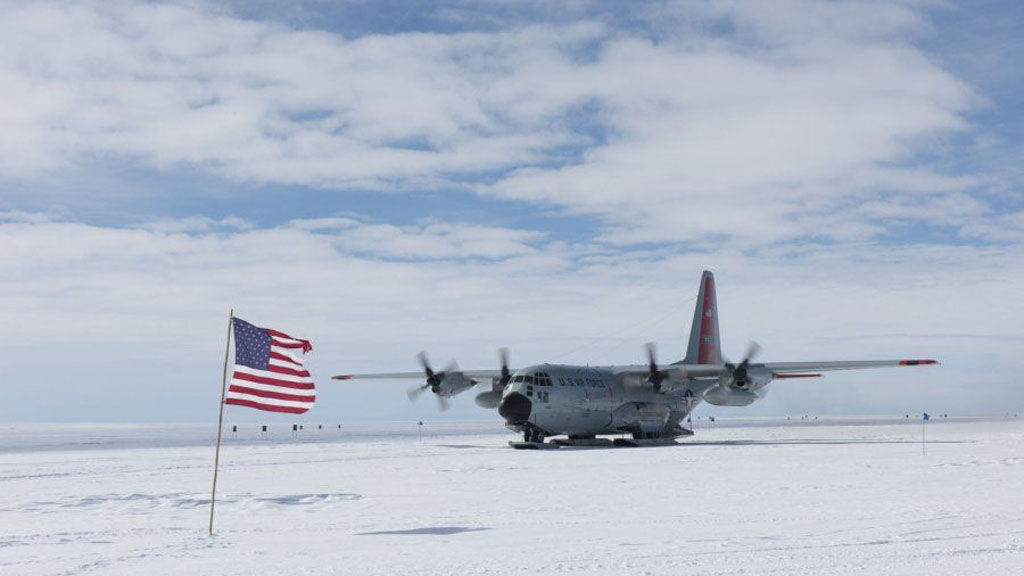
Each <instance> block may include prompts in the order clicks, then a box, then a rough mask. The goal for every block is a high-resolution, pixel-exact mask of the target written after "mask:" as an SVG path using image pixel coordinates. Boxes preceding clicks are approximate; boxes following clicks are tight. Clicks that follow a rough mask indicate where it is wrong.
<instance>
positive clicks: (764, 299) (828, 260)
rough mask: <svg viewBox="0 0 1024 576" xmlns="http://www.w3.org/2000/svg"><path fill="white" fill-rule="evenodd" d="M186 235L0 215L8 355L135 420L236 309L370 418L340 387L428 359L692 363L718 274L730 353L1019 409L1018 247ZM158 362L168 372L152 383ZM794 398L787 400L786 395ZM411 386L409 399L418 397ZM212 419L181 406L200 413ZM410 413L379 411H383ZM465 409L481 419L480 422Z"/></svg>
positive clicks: (463, 228)
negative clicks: (695, 331) (901, 366)
mask: <svg viewBox="0 0 1024 576" xmlns="http://www.w3.org/2000/svg"><path fill="white" fill-rule="evenodd" d="M182 227H183V228H185V227H187V226H184V224H183V226H182ZM172 229H173V227H167V228H165V229H161V230H157V229H152V228H110V227H102V226H94V225H86V224H81V223H76V222H55V221H46V220H43V221H31V219H22V221H17V222H5V223H2V224H0V267H2V268H3V269H4V270H5V275H4V277H3V278H2V279H0V309H3V310H4V311H5V323H6V324H7V325H8V326H9V327H16V329H14V330H8V331H7V332H6V333H5V334H6V335H5V336H4V337H3V338H2V339H0V346H2V347H4V348H5V349H7V350H8V351H9V352H10V354H11V357H12V358H15V357H16V358H37V357H39V358H41V357H44V356H47V355H49V356H50V357H51V358H53V359H54V360H53V361H54V362H57V363H58V364H59V366H60V367H61V369H62V370H63V371H64V372H65V373H67V374H68V375H69V377H71V375H73V379H74V382H76V383H78V384H79V385H80V386H83V387H87V388H88V389H89V390H90V394H91V395H93V396H94V397H98V398H108V399H109V402H110V405H111V410H112V411H115V410H123V409H124V407H125V406H133V404H132V402H136V400H133V398H138V402H142V401H143V400H142V398H144V396H141V397H140V396H131V397H125V398H118V397H117V395H118V394H119V393H120V390H121V388H124V387H126V386H129V387H137V386H143V387H151V386H179V387H182V390H183V391H188V393H189V394H193V395H195V396H197V397H198V396H201V394H200V393H199V392H198V391H201V390H206V389H207V388H208V386H207V384H208V382H206V381H202V382H200V381H197V380H195V379H194V378H190V379H188V381H181V380H180V376H179V374H182V373H186V374H196V373H201V372H202V371H203V370H204V368H206V369H209V367H211V366H213V368H216V366H215V364H216V360H217V357H218V353H217V349H218V347H219V346H222V345H223V341H222V340H221V338H222V337H223V326H222V324H223V321H224V316H225V315H226V313H227V310H228V308H232V307H233V308H234V309H235V310H236V311H238V313H239V314H240V315H241V316H242V317H244V318H246V319H249V320H251V321H255V322H258V323H260V324H264V325H268V326H273V327H276V328H280V329H285V330H288V331H290V332H293V333H298V334H301V335H302V336H304V337H308V338H311V339H312V340H313V342H314V344H315V345H316V347H317V348H316V353H315V354H314V355H313V357H312V358H311V362H312V363H313V366H314V367H315V373H316V374H317V375H318V376H319V378H320V379H321V380H322V381H324V382H325V384H324V388H325V390H328V392H326V394H327V396H326V398H332V396H331V395H332V394H339V395H338V396H334V397H333V399H331V400H327V401H326V402H327V404H326V405H325V409H326V410H335V411H340V412H342V413H345V414H346V415H351V414H354V412H352V410H355V411H356V412H359V411H360V410H362V409H363V408H362V407H360V406H361V405H360V404H359V402H358V400H357V399H358V397H359V394H361V392H359V391H358V390H359V389H358V388H356V389H354V390H355V392H353V393H354V394H355V395H356V400H353V399H352V398H348V397H347V396H345V395H344V394H340V393H339V392H337V391H336V390H334V388H332V387H331V385H328V384H326V381H325V380H324V379H325V378H326V376H328V375H329V374H333V373H339V372H344V371H349V370H380V369H409V370H412V369H415V360H414V358H413V355H414V354H415V353H416V352H417V351H418V350H421V349H427V350H429V351H430V352H431V353H432V357H433V358H434V360H435V361H436V362H437V363H438V364H441V363H443V362H444V361H445V360H447V359H448V358H451V357H457V358H458V359H459V361H460V362H461V363H462V365H463V366H466V367H487V366H490V365H492V364H493V362H494V350H495V349H496V348H497V347H499V346H502V345H507V346H511V347H512V350H513V358H514V359H515V361H516V363H517V364H520V365H521V364H523V363H532V362H543V361H554V362H589V363H630V362H639V361H641V360H642V356H641V355H642V352H641V344H642V343H643V342H646V341H648V340H652V339H653V340H656V341H658V342H660V344H661V353H662V356H663V357H664V360H665V361H671V360H676V359H678V358H679V357H680V356H681V355H682V352H681V351H682V350H683V348H684V346H685V340H686V337H687V334H688V330H689V322H690V317H691V314H692V306H693V296H694V293H695V291H696V282H697V279H698V278H699V274H700V270H701V269H702V268H704V267H711V268H713V269H714V270H715V271H716V274H717V277H718V281H719V301H720V304H721V321H722V330H723V335H724V341H723V344H724V347H725V350H726V352H727V353H728V354H729V355H731V356H737V355H739V354H741V353H742V352H741V351H742V349H743V348H744V347H745V345H746V341H747V340H748V339H757V340H759V341H760V342H761V343H762V344H763V345H764V346H765V355H764V359H765V360H766V361H770V360H824V359H855V358H866V357H867V358H870V357H881V358H892V357H899V356H922V357H937V358H939V359H941V360H942V361H943V362H944V364H945V365H944V367H943V368H941V369H938V370H935V371H930V372H923V371H921V372H915V373H900V375H899V376H898V377H899V379H900V382H901V384H900V385H899V386H898V387H892V388H885V389H881V390H879V389H877V387H876V388H869V389H870V390H872V393H873V394H875V395H876V396H877V397H876V398H875V400H874V402H875V405H876V406H877V409H878V410H885V409H886V408H887V406H894V405H901V406H902V404H899V403H900V402H904V401H909V400H907V399H908V398H910V397H912V396H913V395H915V394H916V395H919V396H920V395H926V396H927V397H928V398H929V399H930V401H932V402H933V403H935V404H938V403H941V404H943V405H944V406H954V405H955V410H954V408H953V407H950V408H948V409H946V411H950V412H953V411H960V410H964V409H971V410H986V409H987V410H993V409H997V407H999V406H1002V405H1004V404H1012V403H1014V402H1019V401H1020V400H1021V398H1020V393H1019V390H1020V387H1019V386H1017V385H1016V384H1014V383H1015V382H1016V381H1018V380H1019V374H1020V371H1021V370H1022V369H1024V365H1022V364H1021V359H1020V356H1019V354H1018V349H1019V345H1020V339H1019V329H1018V327H1019V326H1020V324H1021V323H1022V322H1024V309H1022V308H1021V307H1020V306H1019V305H1017V304H1016V302H1018V301H1019V294H1020V293H1021V291H1022V290H1024V269H1022V268H1021V266H1020V262H1019V258H1017V257H1016V256H1015V255H1013V254H1010V253H1008V252H1007V251H1006V250H998V249H995V248H981V247H956V246H927V245H924V246H922V245H911V246H905V247H890V246H881V245H876V244H870V243H869V244H842V245H834V246H831V247H829V248H819V247H813V246H803V247H798V248H789V249H786V250H779V251H776V252H772V251H766V252H765V253H763V254H758V255H744V254H741V253H737V252H733V251H728V250H722V251H715V252H709V253H700V254H698V253H688V254H678V253H673V252H670V251H669V252H666V251H652V252H637V251H631V252H621V251H615V250H610V251H609V250H605V251H595V250H593V249H592V248H587V247H569V246H566V245H564V244H561V243H558V242H549V241H545V240H544V239H543V238H542V237H540V236H539V235H536V234H535V233H531V232H529V231H520V230H508V229H500V228H484V227H480V226H476V225H461V224H453V223H449V224H445V225H443V226H441V225H439V224H437V223H430V222H427V223H424V224H421V225H417V226H407V227H382V226H381V225H379V224H369V223H365V222H361V221H359V220H355V219H349V220H348V221H346V222H344V223H339V225H338V226H334V227H327V226H324V223H323V222H322V221H318V222H313V223H312V224H311V225H310V226H306V222H303V221H298V222H292V223H290V224H286V225H282V226H278V227H273V228H253V229H233V228H224V229H221V228H215V229H211V230H205V231H192V232H189V233H185V232H179V231H169V230H172ZM493 237H500V238H502V241H501V242H500V243H499V247H498V248H494V247H493V246H490V245H489V244H488V243H489V242H490V239H491V238H493ZM477 238H483V239H485V242H484V244H483V246H485V248H483V249H482V253H474V252H473V250H472V249H470V250H469V253H468V254H464V252H465V251H466V249H467V248H466V247H467V245H472V244H473V242H474V241H475V240H474V239H477ZM514 238H519V240H518V241H516V240H513V239H514ZM375 242H376V243H378V245H379V249H375V248H374V246H375V244H374V243H375ZM409 247H419V248H418V249H419V250H422V251H436V252H438V253H446V254H450V255H452V256H451V257H447V258H439V259H435V260H428V261H411V260H409V259H405V258H404V257H405V256H406V250H415V249H416V248H409ZM396 257H398V258H399V259H395V258H396ZM97 350H100V351H101V352H97ZM15 351H17V353H15ZM97 353H102V354H109V355H111V357H116V359H117V365H118V366H119V369H120V370H121V374H122V375H123V380H119V381H118V382H120V383H119V384H116V385H115V384H112V383H108V379H109V378H108V370H109V364H103V363H99V362H97V361H96V357H95V356H96V354H97ZM169 355H170V356H169ZM172 356H173V358H174V360H173V362H171V361H170V360H169V358H170V357H172ZM153 362H158V363H161V365H167V366H168V369H167V370H168V371H167V372H166V373H162V372H161V373H154V372H152V371H150V370H148V369H147V366H148V365H149V364H151V363H153ZM35 370H36V368H34V367H32V366H23V365H22V363H21V360H19V361H17V362H12V363H9V364H8V365H7V366H5V367H3V368H2V376H3V382H4V385H5V386H8V385H12V384H11V383H16V382H23V381H25V380H26V379H33V378H34V377H33V374H34V372H35ZM47 370H49V368H47ZM211 370H212V369H211ZM894 377H896V376H895V375H894V374H892V373H887V374H869V373H865V374H858V375H841V376H839V377H836V378H838V381H837V382H832V380H835V379H836V378H830V381H828V382H822V383H820V384H819V385H820V386H826V387H830V388H829V390H830V391H831V393H832V394H834V397H833V400H834V402H835V404H834V406H833V408H834V409H840V408H838V407H841V406H843V403H844V402H846V401H848V400H851V399H857V400H858V401H860V392H858V391H857V390H858V389H860V386H861V385H862V384H863V385H868V386H870V383H871V382H892V381H893V380H892V379H893V378H894ZM58 385H63V384H60V381H59V379H58V380H57V381H50V380H44V381H41V382H40V384H39V387H38V394H39V395H42V396H40V397H45V396H46V395H47V394H48V392H47V390H50V389H51V388H52V387H53V386H58ZM776 389H777V392H776V394H782V399H783V401H784V399H785V398H786V396H785V395H786V394H788V393H787V392H785V391H784V390H785V389H786V387H784V386H776ZM779 389H782V390H783V391H782V392H779V391H778V390H779ZM396 392H397V393H396V394H395V396H394V401H395V402H396V403H398V402H404V398H403V397H402V395H401V393H400V392H399V391H396ZM964 394H967V395H968V397H964ZM974 394H976V395H977V396H972V395H974ZM193 408H195V406H193V405H191V404H190V405H188V406H182V407H167V408H166V409H167V410H169V411H171V412H173V413H175V414H179V415H181V414H188V413H191V412H189V410H192V409H193ZM19 409H20V408H19V407H17V406H11V407H10V408H9V409H8V411H7V412H6V413H4V414H3V415H2V418H3V419H6V420H17V419H18V418H19ZM392 409H393V408H391V407H390V406H377V407H375V408H374V410H377V411H378V412H375V414H377V415H378V416H381V417H383V416H384V415H386V414H388V411H389V410H392ZM12 411H13V412H12ZM175 411H176V412H175ZM111 413H117V412H111ZM466 414H467V415H468V417H477V418H481V417H483V415H482V414H481V413H479V412H474V411H473V410H472V409H468V410H466Z"/></svg>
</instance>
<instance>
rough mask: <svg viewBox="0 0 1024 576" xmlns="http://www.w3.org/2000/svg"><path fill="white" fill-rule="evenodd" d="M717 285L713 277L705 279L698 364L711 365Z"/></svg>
mask: <svg viewBox="0 0 1024 576" xmlns="http://www.w3.org/2000/svg"><path fill="white" fill-rule="evenodd" d="M714 317H715V284H714V280H713V279H712V278H711V277H707V278H705V279H704V305H703V308H702V309H701V319H700V346H699V347H698V348H697V363H698V364H711V362H712V358H711V342H712V341H713V340H714V337H715V328H714V326H713V324H714V323H713V321H712V320H713V319H714Z"/></svg>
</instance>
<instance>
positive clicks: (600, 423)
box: [498, 364, 717, 438]
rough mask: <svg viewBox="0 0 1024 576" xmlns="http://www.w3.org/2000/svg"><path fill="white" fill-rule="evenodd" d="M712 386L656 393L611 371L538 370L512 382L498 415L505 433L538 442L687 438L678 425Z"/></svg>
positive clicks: (680, 385) (671, 387) (677, 385)
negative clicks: (535, 436)
mask: <svg viewBox="0 0 1024 576" xmlns="http://www.w3.org/2000/svg"><path fill="white" fill-rule="evenodd" d="M716 383H717V380H716V379H700V380H696V379H689V380H687V381H685V382H684V381H681V380H680V381H679V382H665V383H664V385H663V388H662V391H660V392H657V391H655V390H654V389H653V388H652V386H651V384H650V383H649V382H647V381H646V380H644V379H642V378H638V377H636V376H635V375H629V374H622V373H617V372H616V371H615V369H614V368H613V367H609V368H602V367H589V366H566V365H557V364H542V365H537V366H531V367H528V368H524V369H522V370H519V371H518V372H516V373H515V374H514V375H513V376H512V379H511V380H510V381H509V383H508V385H506V386H505V389H504V390H503V391H502V400H501V403H500V404H499V406H498V411H499V413H500V414H501V416H502V417H503V418H505V422H506V425H507V426H508V427H510V428H513V429H516V430H520V431H524V432H529V431H531V430H532V431H536V432H538V433H539V435H540V436H554V435H559V434H566V435H569V436H572V437H589V436H595V435H601V434H621V433H631V434H633V435H634V436H635V437H638V438H674V437H676V436H680V435H683V434H689V431H688V430H686V429H685V427H684V426H683V425H682V422H683V421H684V420H685V419H686V417H687V415H689V413H690V412H691V411H692V410H693V409H694V407H695V406H696V405H697V404H698V403H699V402H700V401H701V395H702V393H703V392H704V391H705V390H707V389H708V388H710V387H711V386H714V385H715V384H716Z"/></svg>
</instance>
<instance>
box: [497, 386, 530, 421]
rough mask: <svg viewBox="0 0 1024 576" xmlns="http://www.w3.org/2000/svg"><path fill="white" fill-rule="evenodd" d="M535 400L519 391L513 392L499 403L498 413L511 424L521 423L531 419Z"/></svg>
mask: <svg viewBox="0 0 1024 576" xmlns="http://www.w3.org/2000/svg"><path fill="white" fill-rule="evenodd" d="M532 409H533V402H530V399H529V398H527V397H526V396H523V395H522V394H520V393H519V392H512V393H511V394H509V395H508V396H505V397H504V398H502V399H501V402H499V403H498V414H501V417H502V418H504V419H505V422H508V423H509V424H521V423H523V422H526V421H527V420H529V419H530V410H532Z"/></svg>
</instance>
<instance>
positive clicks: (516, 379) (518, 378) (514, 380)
mask: <svg viewBox="0 0 1024 576" xmlns="http://www.w3.org/2000/svg"><path fill="white" fill-rule="evenodd" d="M512 381H513V382H522V381H523V377H522V376H516V377H515V378H513V379H512Z"/></svg>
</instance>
